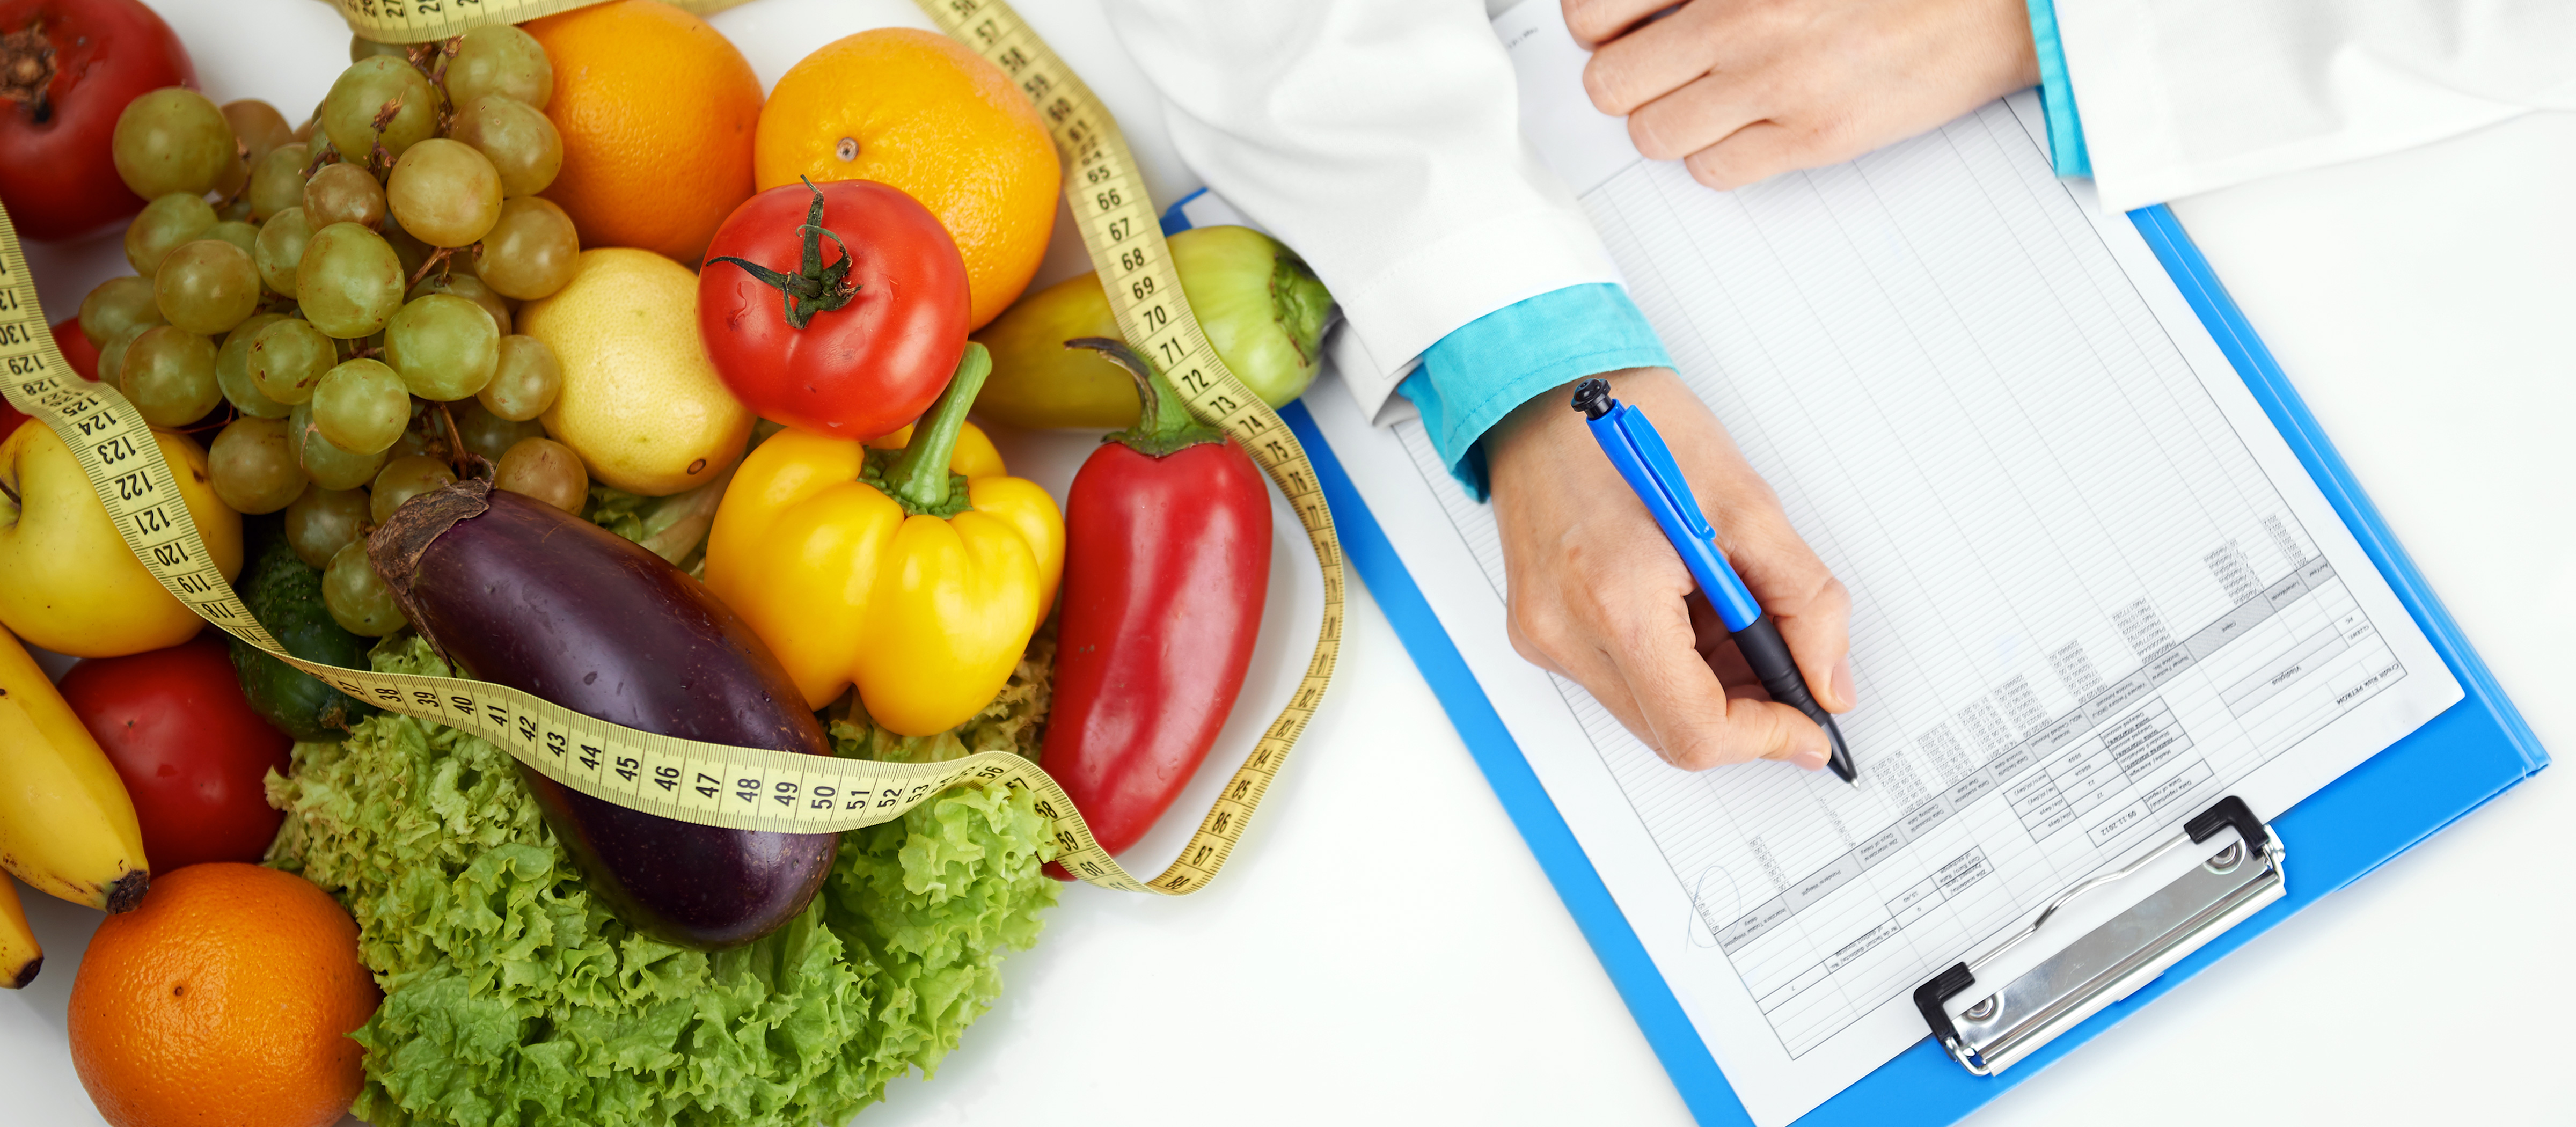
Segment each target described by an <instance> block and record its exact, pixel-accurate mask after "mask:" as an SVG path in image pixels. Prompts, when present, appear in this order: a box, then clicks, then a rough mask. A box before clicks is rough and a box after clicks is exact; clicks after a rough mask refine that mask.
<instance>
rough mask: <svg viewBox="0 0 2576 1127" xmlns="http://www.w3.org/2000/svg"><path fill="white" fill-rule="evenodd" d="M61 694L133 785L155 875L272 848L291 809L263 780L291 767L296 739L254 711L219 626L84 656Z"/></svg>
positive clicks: (128, 786) (252, 857)
mask: <svg viewBox="0 0 2576 1127" xmlns="http://www.w3.org/2000/svg"><path fill="white" fill-rule="evenodd" d="M62 690H63V699H64V700H66V701H69V702H71V706H72V712H73V713H75V714H76V715H78V716H79V717H80V719H81V724H82V725H83V726H85V727H87V728H88V729H89V734H90V735H92V736H94V737H96V738H97V739H98V746H99V747H101V748H104V749H105V750H106V751H107V758H108V762H110V763H112V764H114V765H115V767H116V774H117V777H118V778H121V779H123V780H125V793H127V794H128V795H131V796H133V798H134V815H135V817H136V819H137V820H139V821H141V822H142V824H143V855H144V857H145V858H147V859H148V860H150V861H151V863H152V871H153V872H154V873H156V874H157V873H166V872H169V871H170V870H172V869H177V868H180V867H182V866H185V865H194V864H196V863H198V862H200V861H257V860H259V859H260V857H261V855H263V854H265V853H267V852H268V843H269V840H270V839H272V838H274V837H276V836H277V827H278V823H280V822H282V821H284V820H285V819H286V814H285V812H284V811H281V810H275V809H272V808H270V806H269V805H268V798H267V795H266V791H265V784H264V783H263V782H262V780H263V779H265V778H267V776H268V772H269V769H270V768H272V767H273V768H276V769H277V770H278V771H279V772H281V773H283V772H284V771H285V770H286V765H287V749H288V748H289V747H291V746H293V741H291V740H289V739H288V738H287V736H286V733H284V732H281V731H278V730H277V729H275V728H272V727H269V725H268V721H265V720H262V719H260V718H259V714H258V713H256V712H253V711H251V708H250V699H249V698H248V697H245V696H243V695H242V689H241V682H240V681H238V680H236V679H235V678H234V676H233V662H232V657H231V655H230V654H229V653H227V652H226V650H225V648H224V643H223V640H222V639H221V638H220V637H219V636H218V635H216V634H215V633H214V632H213V631H208V632H206V633H203V634H200V635H198V636H197V637H196V638H195V639H194V640H192V641H188V642H182V643H180V644H179V645H176V646H172V647H170V648H169V649H166V650H153V651H150V652H148V653H139V654H134V655H131V656H128V657H111V658H101V659H94V660H90V661H84V662H82V663H80V664H79V665H75V666H73V667H72V671H71V672H69V673H66V674H64V675H63V681H62Z"/></svg>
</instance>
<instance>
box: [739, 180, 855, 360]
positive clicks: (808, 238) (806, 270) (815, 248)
mask: <svg viewBox="0 0 2576 1127" xmlns="http://www.w3.org/2000/svg"><path fill="white" fill-rule="evenodd" d="M797 179H799V180H805V190H806V191H809V192H812V193H814V203H813V205H812V206H810V207H807V208H806V209H805V222H804V223H803V224H801V225H799V226H798V227H797V228H796V231H797V233H798V234H799V235H802V236H803V237H804V241H805V262H804V267H803V269H801V270H799V271H798V272H796V273H794V274H787V273H782V272H780V271H777V270H772V269H770V268H768V267H766V266H763V265H761V264H759V263H757V262H753V261H751V260H749V259H744V258H736V257H734V256H732V255H730V254H726V255H718V256H716V257H714V258H711V259H708V260H707V261H708V262H709V263H710V264H713V263H717V262H730V263H732V264H734V265H736V266H739V267H742V269H743V272H744V273H746V274H749V275H751V276H752V277H753V278H756V279H758V280H759V281H760V284H762V285H764V286H768V287H769V288H771V289H774V290H777V291H778V293H779V296H780V300H782V301H783V302H785V303H786V306H787V324H788V327H790V328H796V329H802V328H804V327H805V326H806V325H807V324H809V323H811V322H812V321H813V320H814V315H815V314H817V313H829V312H831V311H833V310H835V309H839V308H840V307H842V306H844V305H848V304H849V303H850V299H851V298H852V297H855V296H857V295H858V292H859V284H858V283H856V282H853V281H851V280H850V244H848V243H845V242H842V241H841V237H840V236H839V235H836V234H833V233H832V231H831V229H830V228H827V227H825V226H823V189H821V188H817V187H815V186H814V182H813V181H812V180H806V179H805V178H804V177H802V176H799V177H797ZM825 239H830V240H832V245H834V246H837V247H839V248H841V257H840V258H839V259H838V260H836V261H834V262H833V263H832V264H831V265H829V266H825V265H823V240H825Z"/></svg>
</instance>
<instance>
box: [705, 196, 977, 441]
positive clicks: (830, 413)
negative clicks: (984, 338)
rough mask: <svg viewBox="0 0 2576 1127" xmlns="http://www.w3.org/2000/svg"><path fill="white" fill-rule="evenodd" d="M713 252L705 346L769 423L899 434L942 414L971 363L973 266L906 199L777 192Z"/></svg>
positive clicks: (741, 217)
mask: <svg viewBox="0 0 2576 1127" xmlns="http://www.w3.org/2000/svg"><path fill="white" fill-rule="evenodd" d="M813 228H821V229H822V230H823V231H829V232H830V234H829V235H828V236H827V235H824V234H823V233H821V231H815V230H813ZM707 255H708V257H707V261H706V264H705V265H704V267H703V268H701V269H700V270H699V271H698V335H699V336H701V337H703V338H705V340H706V344H707V355H708V356H710V357H712V358H713V359H714V360H715V365H716V374H717V375H719V376H722V377H724V382H725V386H727V387H729V388H732V389H733V393H734V396H735V397H736V398H739V399H741V400H742V401H743V402H744V403H745V404H748V405H749V406H750V407H751V409H752V411H753V412H754V413H755V414H758V415H759V416H760V417H762V418H764V419H770V420H773V421H776V422H781V423H785V424H787V425H789V426H792V427H796V428H799V429H801V430H809V431H813V432H814V433H816V434H826V435H830V436H832V437H834V438H847V439H856V440H861V441H864V440H867V439H871V438H877V437H880V436H883V435H886V434H890V433H892V432H894V431H896V430H898V429H900V428H902V427H903V426H904V425H905V424H908V423H910V422H912V421H913V420H914V419H916V418H919V417H920V416H921V413H922V411H924V410H926V409H928V408H929V406H930V401H931V400H933V399H936V398H938V396H939V390H940V389H941V388H944V387H946V386H948V377H949V376H951V375H954V374H955V373H956V371H957V360H958V358H959V357H961V356H964V355H965V354H966V313H967V304H968V298H967V290H966V259H965V257H964V256H962V255H960V254H958V253H957V243H956V240H954V239H951V238H949V237H948V229H947V228H946V227H943V226H941V225H940V223H939V217H938V216H935V215H932V214H931V213H930V209H929V208H926V207H923V206H921V204H920V203H918V202H916V201H915V200H914V199H913V198H912V197H911V196H908V195H905V194H904V193H903V191H902V190H901V189H899V188H893V187H889V186H887V185H884V184H879V183H877V182H875V181H872V180H836V181H833V182H831V183H828V184H824V185H821V186H819V187H812V188H809V187H807V186H806V185H803V184H789V185H782V186H779V187H776V188H771V189H770V190H768V191H766V192H762V193H760V194H759V195H756V196H753V197H751V198H750V199H748V200H744V201H743V204H742V206H741V207H738V208H735V209H734V212H733V214H732V215H731V216H729V217H727V218H726V219H725V221H724V226H722V227H719V228H717V229H716V237H715V241H714V242H713V243H712V244H711V245H709V246H708V247H707ZM808 262H813V263H815V264H816V267H815V268H814V269H813V270H812V271H811V272H810V273H806V272H805V269H806V268H805V264H806V263H808ZM791 291H792V292H795V293H797V294H798V295H799V297H798V300H797V301H796V304H795V308H796V310H797V311H798V313H800V314H802V315H803V319H804V323H803V324H802V325H801V326H800V325H798V324H795V323H792V321H791V314H790V313H789V308H790V307H789V304H788V296H789V294H790V293H791ZM806 295H810V296H806Z"/></svg>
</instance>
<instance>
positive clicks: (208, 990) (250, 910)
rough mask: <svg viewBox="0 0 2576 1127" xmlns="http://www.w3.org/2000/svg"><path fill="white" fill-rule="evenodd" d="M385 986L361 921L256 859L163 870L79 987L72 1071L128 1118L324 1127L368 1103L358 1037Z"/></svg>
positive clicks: (96, 947)
mask: <svg viewBox="0 0 2576 1127" xmlns="http://www.w3.org/2000/svg"><path fill="white" fill-rule="evenodd" d="M378 999H379V995H378V994H377V993H376V983H375V979H373V978H372V977H370V976H369V975H368V974H367V968H366V967H364V966H361V965H359V963H358V925H357V924H356V923H355V922H353V921H351V920H350V919H349V913H347V912H345V911H342V910H341V908H340V905H339V904H338V903H336V902H334V901H333V900H332V899H331V897H330V896H329V895H327V894H325V893H324V892H323V891H322V890H321V889H319V888H315V887H314V886H313V885H312V883H311V882H309V881H306V880H305V879H304V878H302V877H299V876H296V875H294V874H292V873H281V872H278V871H277V870H275V869H263V868H261V867H259V866H257V865H242V864H234V863H219V864H206V865H190V866H188V867H187V868H184V869H179V870H177V871H175V872H172V873H170V874H168V875H166V876H156V877H155V878H154V879H153V881H152V890H151V891H150V892H148V893H146V894H144V897H143V906H142V907H140V908H137V909H135V910H133V911H131V912H126V913H124V914H122V915H114V916H109V917H107V920H106V921H105V922H103V923H101V924H99V925H98V934H96V935H94V936H92V937H90V941H89V950H88V952H87V953H85V954H83V955H82V956H81V964H80V974H79V977H77V978H75V979H74V980H73V981H72V1001H71V1021H70V1032H71V1049H72V1068H73V1069H74V1070H76V1071H78V1072H79V1073H80V1079H81V1086H82V1087H85V1088H87V1089H89V1098H90V1100H91V1101H92V1102H94V1103H96V1104H97V1105H98V1112H99V1114H100V1115H102V1116H104V1117H106V1119H107V1121H108V1122H109V1123H111V1124H114V1125H115V1127H164V1125H170V1124H188V1125H191V1127H233V1125H238V1127H324V1125H326V1124H331V1123H336V1122H339V1120H340V1116H341V1115H342V1114H343V1113H345V1112H347V1111H348V1110H349V1101H351V1100H353V1099H356V1098H357V1096H358V1084H359V1075H358V1061H359V1057H360V1053H361V1049H360V1047H359V1045H358V1043H357V1042H356V1041H353V1040H350V1039H349V1038H348V1036H347V1034H348V1033H349V1032H350V1031H351V1030H354V1029H356V1028H358V1027H359V1026H361V1025H364V1024H365V1023H366V1021H367V1017H368V1015H370V1014H372V1013H374V1012H375V1010H376V1002H377V1001H378Z"/></svg>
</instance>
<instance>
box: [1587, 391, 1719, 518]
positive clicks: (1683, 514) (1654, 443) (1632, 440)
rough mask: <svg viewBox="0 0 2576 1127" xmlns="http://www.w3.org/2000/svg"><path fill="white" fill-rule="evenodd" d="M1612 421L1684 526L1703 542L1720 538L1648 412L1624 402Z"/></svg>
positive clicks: (1613, 415) (1611, 417)
mask: <svg viewBox="0 0 2576 1127" xmlns="http://www.w3.org/2000/svg"><path fill="white" fill-rule="evenodd" d="M1610 420H1611V423H1612V425H1615V426H1617V427H1618V428H1619V433H1620V434H1621V435H1623V436H1625V437H1626V438H1627V440H1628V448H1629V449H1631V450H1634V451H1636V452H1637V459H1638V460H1639V461H1641V462H1643V463H1645V466H1646V476H1647V477H1648V478H1649V479H1651V480H1653V481H1654V483H1655V488H1656V489H1657V490H1658V491H1660V492H1662V493H1663V495H1664V503H1665V504H1668V505H1671V506H1672V507H1673V513H1674V515H1676V516H1678V517H1680V518H1681V521H1682V527H1683V528H1684V529H1686V530H1688V531H1689V532H1690V534H1691V535H1693V536H1697V537H1699V538H1701V539H1703V540H1715V539H1717V529H1715V528H1713V527H1711V526H1710V525H1709V523H1708V514H1706V513H1703V512H1701V511H1700V508H1699V500H1698V498H1696V497H1693V496H1691V489H1690V480H1689V479H1688V478H1685V477H1683V476H1682V467H1681V464H1680V463H1679V462H1676V461H1674V460H1673V452H1672V450H1671V449H1669V448H1667V447H1666V446H1665V445H1664V436H1663V435H1662V434H1660V433H1658V432H1656V430H1655V424H1654V423H1653V422H1652V421H1650V420H1648V419H1647V418H1646V415H1645V412H1643V411H1639V410H1637V409H1636V408H1634V407H1630V406H1628V405H1627V404H1625V403H1622V404H1620V405H1619V408H1618V410H1616V411H1613V412H1611V414H1610Z"/></svg>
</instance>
